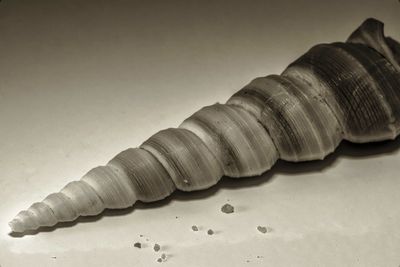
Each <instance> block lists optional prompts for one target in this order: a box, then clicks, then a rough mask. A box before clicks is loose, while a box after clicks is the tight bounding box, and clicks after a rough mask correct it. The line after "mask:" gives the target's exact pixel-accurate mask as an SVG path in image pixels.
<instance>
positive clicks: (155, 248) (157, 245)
mask: <svg viewBox="0 0 400 267" xmlns="http://www.w3.org/2000/svg"><path fill="white" fill-rule="evenodd" d="M153 249H154V251H155V252H157V251H159V250H160V249H161V246H160V245H159V244H157V243H156V244H154V247H153Z"/></svg>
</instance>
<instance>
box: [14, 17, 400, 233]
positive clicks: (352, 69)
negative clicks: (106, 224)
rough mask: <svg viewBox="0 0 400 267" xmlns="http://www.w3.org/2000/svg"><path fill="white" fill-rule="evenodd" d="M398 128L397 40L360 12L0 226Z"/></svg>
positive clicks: (376, 137) (33, 223)
mask: <svg viewBox="0 0 400 267" xmlns="http://www.w3.org/2000/svg"><path fill="white" fill-rule="evenodd" d="M399 131H400V44H399V43H398V42H397V41H395V40H394V39H392V38H390V37H385V36H384V34H383V24H382V23H381V22H380V21H377V20H375V19H367V20H366V21H365V22H364V23H363V24H362V25H361V26H360V27H359V28H358V29H357V30H356V31H354V32H353V33H352V34H351V36H350V37H349V39H348V40H347V42H345V43H332V44H320V45H316V46H314V47H313V48H311V49H310V50H309V51H308V52H307V53H305V54H304V55H303V56H301V57H300V58H299V59H297V60H296V61H294V62H293V63H292V64H290V65H289V66H288V68H287V69H286V70H284V72H283V73H282V74H281V75H269V76H266V77H259V78H256V79H254V80H253V81H251V82H250V83H249V84H248V85H246V86H245V87H244V88H242V89H241V90H239V91H238V92H237V93H235V94H234V95H233V96H232V97H231V98H230V99H229V100H228V101H227V103H226V104H215V105H211V106H207V107H204V108H202V109H200V110H199V111H197V112H196V113H194V114H193V115H192V116H190V117H189V118H187V119H186V120H185V121H184V122H183V123H182V124H181V125H180V126H179V127H178V128H170V129H166V130H162V131H160V132H158V133H156V134H154V135H153V136H151V137H150V138H149V139H148V140H147V141H145V142H144V143H143V144H142V145H141V146H140V147H139V148H129V149H127V150H125V151H123V152H121V153H119V154H118V155H116V156H115V157H114V158H113V159H112V160H111V161H110V162H108V163H107V164H106V165H105V166H99V167H96V168H94V169H92V170H90V171H89V172H88V173H87V174H86V175H84V176H83V177H82V179H80V180H79V181H73V182H71V183H69V184H67V185H66V186H65V187H64V188H63V189H61V191H60V192H58V193H54V194H50V195H49V196H47V197H46V198H45V199H44V200H43V201H42V202H37V203H34V204H33V205H32V206H31V207H29V208H28V209H27V210H24V211H21V212H20V213H18V214H17V216H16V217H15V218H14V219H13V220H12V221H11V222H10V223H9V225H10V227H11V229H12V231H14V232H24V231H26V230H34V229H37V228H39V227H41V226H53V225H55V224H56V223H57V222H64V221H72V220H75V219H76V218H77V217H78V216H90V215H96V214H99V213H101V212H102V211H103V210H104V209H106V208H107V209H121V208H126V207H129V206H132V205H133V204H134V203H135V202H136V201H138V200H139V201H142V202H152V201H157V200H160V199H163V198H165V197H167V196H168V195H170V194H171V193H172V192H173V191H174V190H175V189H178V190H182V191H193V190H201V189H206V188H208V187H211V186H213V185H214V184H216V183H217V182H218V180H219V179H220V178H221V177H222V176H224V175H225V176H228V177H235V178H240V177H248V176H255V175H260V174H262V173H263V172H265V171H267V170H268V169H270V168H271V166H272V165H273V164H274V163H275V162H276V160H277V159H278V158H281V159H283V160H287V161H294V162H298V161H307V160H320V159H323V158H324V157H325V156H326V155H328V154H329V153H331V152H333V151H334V150H335V148H336V147H337V146H338V144H339V143H340V141H341V140H342V139H347V140H349V141H352V142H358V143H363V142H371V141H380V140H386V139H394V138H395V137H397V135H398V134H399Z"/></svg>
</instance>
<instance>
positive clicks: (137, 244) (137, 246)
mask: <svg viewBox="0 0 400 267" xmlns="http://www.w3.org/2000/svg"><path fill="white" fill-rule="evenodd" d="M133 246H134V247H135V248H142V244H141V243H140V242H136V243H135V244H133Z"/></svg>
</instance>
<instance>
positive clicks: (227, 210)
mask: <svg viewBox="0 0 400 267" xmlns="http://www.w3.org/2000/svg"><path fill="white" fill-rule="evenodd" d="M221 211H222V212H223V213H226V214H229V213H233V212H234V211H235V208H234V207H233V206H232V205H231V204H228V203H226V204H225V205H223V206H222V207H221Z"/></svg>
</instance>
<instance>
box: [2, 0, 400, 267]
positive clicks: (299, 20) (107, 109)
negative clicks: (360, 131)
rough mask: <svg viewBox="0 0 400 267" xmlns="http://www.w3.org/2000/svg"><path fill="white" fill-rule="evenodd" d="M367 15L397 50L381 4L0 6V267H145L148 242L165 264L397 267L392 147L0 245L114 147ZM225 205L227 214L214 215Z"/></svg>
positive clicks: (397, 186) (399, 33)
mask: <svg viewBox="0 0 400 267" xmlns="http://www.w3.org/2000/svg"><path fill="white" fill-rule="evenodd" d="M371 16H372V17H376V18H378V19H380V20H382V21H384V22H385V24H386V28H385V29H386V32H387V33H388V34H389V35H391V36H392V37H394V38H396V39H397V40H400V3H399V2H398V1H395V0H385V1H378V0H376V1H373V0H369V1H365V0H363V1H342V0H339V1H310V0H308V1H304V0H302V1H99V0H97V1H7V0H3V1H1V2H0V127H1V128H0V170H1V174H0V189H1V190H0V196H1V202H0V265H1V266H2V267H9V266H151V265H155V266H158V265H159V263H156V261H155V260H156V259H157V257H158V255H157V254H156V253H155V252H153V251H152V249H151V247H152V245H153V244H154V242H158V243H160V244H161V245H163V249H162V250H163V252H164V253H166V254H167V255H168V261H167V262H165V263H162V264H166V265H169V266H243V265H246V266H399V264H400V227H399V223H400V210H399V204H398V203H400V194H399V192H400V180H399V177H398V164H399V160H400V152H399V150H400V148H399V147H400V141H399V139H397V140H396V141H394V142H390V143H386V144H381V145H365V146H355V145H350V144H347V143H344V144H342V145H341V146H340V147H339V148H338V151H337V152H336V153H335V154H333V155H332V156H330V157H328V158H327V159H326V160H325V161H324V162H313V163H304V164H288V163H282V162H280V163H278V164H277V166H276V167H274V168H273V169H272V170H271V171H270V172H268V173H267V174H265V175H263V176H262V177H259V178H252V179H244V180H234V181H232V180H228V179H224V180H223V181H222V183H221V184H220V185H218V186H217V187H215V188H214V189H211V190H207V191H204V192H197V193H192V194H183V193H178V194H175V195H173V196H172V197H170V198H168V199H167V200H165V201H161V202H160V203H157V204H150V205H140V204H139V205H138V206H136V207H135V208H133V209H128V210H126V211H111V212H106V214H105V216H100V217H95V218H94V219H81V220H79V222H78V223H77V224H63V225H62V227H61V228H57V229H50V230H49V231H46V232H41V233H39V234H33V235H26V236H24V237H18V236H14V237H13V236H10V235H9V228H8V226H7V222H8V221H9V220H10V219H11V218H12V217H13V216H14V215H15V214H16V213H17V212H18V211H19V210H21V209H24V208H27V207H28V206H29V205H30V204H31V203H33V202H35V201H38V200H41V199H43V198H44V197H45V196H46V195H47V194H49V193H51V192H54V191H58V190H59V189H61V188H62V187H63V186H64V185H65V184H66V183H67V182H69V181H71V180H74V179H78V178H79V177H81V176H82V175H83V174H84V173H85V172H86V171H88V170H89V169H90V168H92V167H94V166H97V165H101V164H104V163H106V162H107V160H109V159H111V158H112V157H113V156H114V155H115V154H117V153H118V152H119V151H121V150H123V149H126V148H128V147H134V146H137V145H139V144H140V143H141V142H142V141H144V140H145V139H146V138H147V137H149V136H150V135H151V134H152V133H155V132H156V131H158V130H160V129H163V128H167V127H174V126H175V127H176V126H177V125H179V123H180V122H181V121H182V120H183V119H184V118H186V117H187V116H188V115H190V114H191V113H193V112H194V111H196V110H197V109H199V108H200V107H202V106H204V105H207V104H212V103H215V102H217V101H220V102H224V101H225V100H226V99H227V98H228V97H229V96H230V95H231V94H232V93H233V92H235V91H237V90H238V89H240V88H241V86H243V85H244V84H246V83H247V82H248V81H250V80H251V79H252V78H254V77H256V76H262V75H266V74H270V73H280V72H281V71H282V70H283V69H284V67H285V66H286V65H287V64H289V63H290V62H291V61H293V60H294V59H295V58H296V57H298V56H300V55H301V54H302V53H304V52H305V51H306V50H307V49H308V48H310V47H311V46H312V45H314V44H317V43H321V42H332V41H340V40H345V39H346V38H347V36H348V35H349V34H350V33H351V32H352V31H353V30H354V29H355V28H356V27H357V26H358V25H359V24H360V23H361V22H362V21H363V20H364V19H365V18H367V17H371ZM227 199H229V200H230V202H231V203H232V204H233V205H235V206H236V208H237V212H236V213H235V214H232V215H229V216H228V215H223V214H221V212H220V211H219V208H220V206H221V205H222V204H224V203H225V202H226V201H227ZM175 216H178V219H177V218H176V217H175ZM192 224H197V225H199V226H200V230H201V231H200V232H198V233H193V232H192V231H191V230H190V226H191V225H192ZM257 225H266V226H269V227H271V228H272V229H273V231H272V232H271V233H268V234H266V235H261V234H260V233H258V232H257V231H256V229H255V228H256V226H257ZM71 226H73V227H71ZM208 228H212V229H214V230H215V231H216V234H215V235H214V236H212V237H210V236H207V235H206V233H205V231H206V230H207V229H208ZM140 234H143V235H144V237H139V235H140ZM146 238H147V239H148V241H146ZM136 241H143V242H144V243H145V247H144V248H143V249H141V250H138V249H135V248H133V243H134V242H136ZM257 256H261V257H259V258H257ZM54 257H56V258H54ZM247 261H249V262H247Z"/></svg>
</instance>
